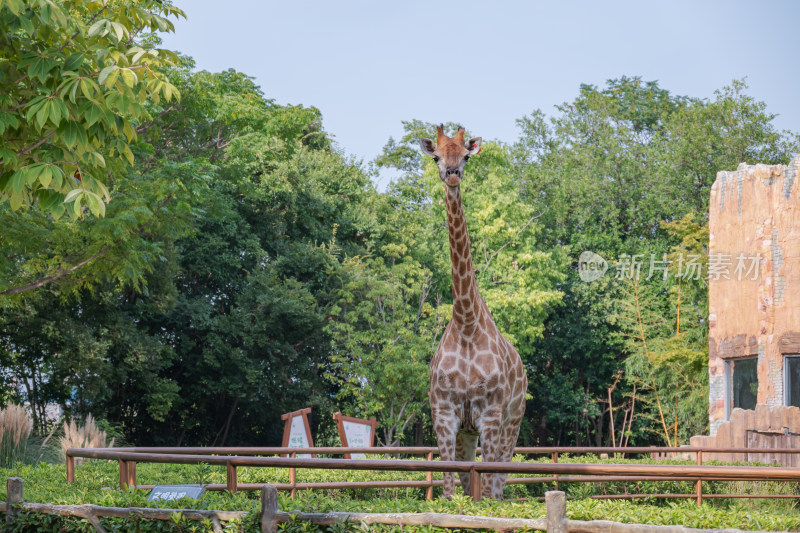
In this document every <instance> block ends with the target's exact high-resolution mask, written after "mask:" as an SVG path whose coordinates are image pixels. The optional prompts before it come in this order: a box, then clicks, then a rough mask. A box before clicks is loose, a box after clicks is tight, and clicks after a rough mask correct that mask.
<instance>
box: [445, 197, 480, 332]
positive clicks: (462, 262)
mask: <svg viewBox="0 0 800 533" xmlns="http://www.w3.org/2000/svg"><path fill="white" fill-rule="evenodd" d="M445 189H446V192H445V201H446V203H447V228H448V231H449V234H450V263H451V265H452V268H453V321H454V322H456V323H457V324H461V325H464V326H469V325H471V324H474V323H475V322H476V321H477V320H478V318H479V315H478V313H479V312H480V310H481V306H480V295H479V294H478V284H477V282H476V281H475V270H474V268H473V267H472V253H471V251H470V242H469V233H468V232H467V223H466V220H465V218H464V207H463V205H462V204H461V188H460V187H445Z"/></svg>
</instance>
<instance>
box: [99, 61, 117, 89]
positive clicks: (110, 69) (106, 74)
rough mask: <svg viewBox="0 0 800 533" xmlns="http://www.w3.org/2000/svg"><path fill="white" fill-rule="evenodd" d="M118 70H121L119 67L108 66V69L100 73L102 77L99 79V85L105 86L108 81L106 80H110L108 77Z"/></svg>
mask: <svg viewBox="0 0 800 533" xmlns="http://www.w3.org/2000/svg"><path fill="white" fill-rule="evenodd" d="M118 68H119V67H118V66H117V65H109V66H107V67H106V68H104V69H103V70H101V71H100V75H99V76H98V77H97V83H99V84H100V85H103V84H105V81H106V79H107V78H108V76H109V75H110V74H111V73H112V72H114V71H115V70H117V69H118Z"/></svg>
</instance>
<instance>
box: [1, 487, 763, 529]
mask: <svg viewBox="0 0 800 533" xmlns="http://www.w3.org/2000/svg"><path fill="white" fill-rule="evenodd" d="M7 493H8V501H7V502H0V512H4V513H6V524H7V525H9V526H10V525H13V523H14V521H15V520H16V519H17V515H18V514H19V512H20V511H24V512H26V513H43V514H56V515H60V516H66V517H75V518H83V519H85V520H87V521H88V522H89V523H90V524H91V525H92V527H93V528H94V530H95V532H96V533H107V531H106V529H105V528H104V527H103V525H102V524H101V523H100V518H123V519H131V518H137V519H148V520H173V517H174V516H175V515H176V514H180V515H181V516H182V517H183V518H186V519H188V520H195V521H205V520H208V521H210V522H211V524H212V528H213V530H214V532H215V533H222V531H223V528H222V522H228V521H232V520H243V519H244V518H245V517H246V516H247V515H248V514H249V513H248V512H246V511H214V510H203V509H164V508H152V507H103V506H99V505H89V504H86V505H52V504H46V503H30V502H25V501H24V494H23V481H22V479H20V478H8V481H7ZM545 505H546V515H547V518H545V519H527V518H497V517H491V516H470V515H454V514H446V513H350V512H330V513H304V512H298V511H292V512H283V511H280V510H279V509H278V492H277V488H276V487H275V486H274V485H265V486H264V487H262V489H261V510H260V517H259V526H260V529H261V532H262V533H276V532H277V531H278V524H281V523H285V522H289V521H298V520H299V521H307V522H310V523H312V524H315V525H320V526H325V525H333V524H336V523H341V522H353V523H356V524H360V525H367V526H369V525H372V524H385V525H399V526H435V527H441V528H448V529H455V528H458V529H463V528H469V529H491V530H495V531H512V530H518V529H525V528H527V529H528V530H533V531H547V532H548V533H612V532H613V533H640V532H645V531H650V532H654V533H712V532H716V533H745V532H744V531H742V530H738V529H714V530H704V529H693V528H687V527H684V526H657V525H649V524H648V525H640V524H624V523H621V522H612V521H608V520H592V521H583V520H569V519H567V514H566V508H567V505H566V497H565V494H564V493H563V492H561V491H550V492H547V493H546V494H545ZM749 533H753V532H749ZM756 533H757V532H756Z"/></svg>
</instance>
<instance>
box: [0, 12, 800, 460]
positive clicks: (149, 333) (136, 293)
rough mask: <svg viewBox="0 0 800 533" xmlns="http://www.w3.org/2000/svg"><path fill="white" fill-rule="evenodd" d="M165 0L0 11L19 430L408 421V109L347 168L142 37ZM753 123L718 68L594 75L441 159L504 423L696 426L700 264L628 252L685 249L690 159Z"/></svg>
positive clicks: (557, 435) (412, 219) (736, 88)
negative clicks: (498, 383) (718, 81)
mask: <svg viewBox="0 0 800 533" xmlns="http://www.w3.org/2000/svg"><path fill="white" fill-rule="evenodd" d="M181 14H182V12H180V10H178V9H177V8H175V7H173V6H171V5H170V4H169V3H164V2H159V1H156V0H138V1H136V2H126V3H115V2H109V3H99V2H93V1H88V0H74V1H67V0H64V1H62V2H58V3H52V2H48V1H43V0H36V1H34V0H30V1H26V0H4V1H3V2H2V3H0V26H1V27H2V30H3V33H2V35H0V53H2V59H3V60H2V61H0V85H1V86H2V88H3V91H2V93H0V94H2V96H0V128H2V130H0V134H2V138H3V145H2V152H0V157H2V164H1V165H0V170H1V171H2V174H1V175H0V197H1V199H2V202H0V222H2V224H3V228H4V231H3V233H2V234H0V248H1V249H2V252H3V257H4V258H6V259H5V260H4V261H3V262H2V263H0V274H2V275H0V332H2V335H0V364H2V368H3V372H2V374H0V385H1V386H0V390H2V392H3V395H4V396H5V397H7V398H17V399H21V400H24V401H27V402H29V403H30V405H31V408H32V410H33V412H34V414H35V422H36V426H37V428H38V430H39V431H41V432H45V431H47V428H48V425H50V424H52V423H53V421H52V420H48V418H47V406H48V405H52V404H57V405H60V406H62V407H63V408H64V410H65V412H66V413H67V414H74V415H85V414H89V413H91V414H93V415H95V416H96V417H99V418H101V419H104V420H107V421H108V423H109V424H111V425H112V426H114V427H116V428H117V429H118V430H119V431H120V432H121V433H123V434H124V435H125V438H126V439H127V440H128V441H129V442H131V443H136V444H140V445H147V444H159V445H191V444H198V445H213V444H218V445H222V444H227V445H234V444H241V445H245V444H261V445H264V444H279V442H280V436H281V432H282V427H281V424H280V418H279V416H280V414H282V413H284V412H288V411H293V410H296V409H299V408H302V407H306V406H311V407H313V408H314V411H313V416H312V422H313V425H314V430H315V433H316V437H315V441H316V442H317V443H319V444H334V443H336V442H337V436H336V433H335V429H334V426H333V422H332V420H331V419H330V414H332V413H333V412H334V411H342V412H344V413H346V414H348V415H352V416H359V417H365V418H368V417H371V416H375V417H376V418H377V419H378V422H379V429H378V436H379V440H380V442H382V443H385V444H412V443H413V444H424V443H432V442H433V437H432V432H431V428H430V409H429V406H428V404H427V401H428V400H427V389H428V365H429V362H430V357H431V356H432V354H433V352H434V350H435V348H436V345H437V343H438V340H439V338H440V336H441V334H442V331H443V328H444V326H445V325H446V323H447V321H448V320H449V317H450V313H451V304H452V294H451V290H450V283H451V279H450V264H449V255H448V253H447V246H448V240H447V228H446V215H445V207H444V202H443V194H444V191H443V185H442V184H441V182H440V180H439V178H438V176H437V173H436V171H435V168H434V166H433V164H432V163H431V162H430V161H426V160H425V159H423V158H422V157H421V154H420V153H419V151H418V148H417V140H418V138H419V137H422V136H425V137H431V136H432V135H433V131H434V126H433V125H432V124H427V123H424V122H421V121H418V120H409V121H407V122H404V130H405V132H404V135H403V137H402V138H401V139H399V140H395V139H391V138H390V139H388V140H387V142H386V144H385V147H384V150H383V153H382V154H381V156H380V157H378V158H377V159H376V160H375V161H374V164H375V165H374V166H371V165H365V164H363V163H361V162H359V161H356V160H354V159H353V158H351V157H348V156H346V155H345V154H344V153H343V152H342V151H341V150H339V149H338V148H336V145H335V144H334V143H333V142H332V140H331V137H330V135H329V134H328V133H327V132H326V131H325V130H324V128H323V122H322V114H321V112H320V111H319V110H318V109H316V108H314V107H307V106H290V105H280V104H277V103H276V102H275V101H273V100H271V99H269V98H268V97H267V96H265V95H264V94H263V92H262V91H261V89H260V88H259V87H258V86H257V85H256V84H255V83H254V81H253V80H252V79H251V78H250V77H248V76H247V75H246V74H244V73H241V72H236V71H234V70H226V71H223V72H217V73H211V72H206V71H197V70H196V69H195V68H194V65H193V62H192V61H191V59H190V58H186V57H177V56H175V55H173V54H171V53H169V52H167V51H163V50H160V49H159V48H158V46H159V45H158V39H157V37H156V36H155V35H153V34H152V32H153V31H156V30H158V31H165V30H169V29H170V28H171V26H170V23H169V21H168V17H170V16H180V15H181ZM178 95H180V97H179V96H178ZM772 120H773V116H772V115H770V114H769V113H767V111H766V109H765V106H764V104H763V103H761V102H757V101H755V100H754V99H753V98H752V97H750V96H749V95H748V94H747V87H746V85H745V84H744V83H743V82H740V81H734V82H733V83H732V84H731V85H730V86H728V87H725V88H723V89H721V90H720V91H718V92H717V93H716V95H715V97H714V98H712V99H710V100H703V99H697V98H691V97H684V96H677V95H674V94H672V93H670V92H669V91H668V90H667V89H666V88H663V87H661V86H660V85H659V84H658V83H657V82H655V81H643V80H641V79H640V78H637V77H622V78H619V79H615V80H609V81H608V82H607V84H606V85H605V86H603V87H596V86H591V85H582V86H580V87H579V88H577V93H576V95H575V97H574V99H572V100H571V101H569V102H565V103H564V104H562V105H560V106H558V107H557V108H556V109H555V112H554V113H553V114H552V116H548V115H546V114H545V113H544V112H542V111H540V110H534V111H532V112H531V113H530V114H528V115H527V116H524V117H521V118H520V119H519V121H518V124H519V126H520V137H519V138H518V139H516V140H512V142H507V143H504V142H500V141H495V142H486V143H485V144H484V147H483V150H482V152H481V153H480V154H479V155H476V156H475V157H473V158H472V159H471V160H470V162H469V164H468V166H467V169H466V174H465V177H464V181H463V183H462V188H463V198H464V205H465V216H466V218H467V226H468V228H469V231H470V236H471V242H472V254H473V259H474V265H475V268H476V277H477V280H478V284H479V287H480V290H481V294H482V295H483V296H484V298H485V300H486V302H487V304H488V306H489V308H490V309H491V311H492V313H493V316H494V318H495V320H496V322H497V324H498V326H499V328H500V329H501V331H502V332H503V333H504V334H505V335H507V336H508V338H509V339H511V340H512V342H513V343H514V344H515V346H516V347H517V349H518V351H519V352H520V355H521V356H522V359H523V362H524V364H525V367H526V370H527V373H528V379H529V383H530V386H529V394H530V397H531V398H532V400H531V401H529V402H528V406H527V413H526V418H525V422H524V425H523V429H522V433H521V439H522V442H524V443H525V444H589V443H592V444H614V443H622V442H624V443H629V444H680V443H684V442H686V440H687V438H688V437H689V436H690V435H691V434H693V433H698V432H702V431H703V430H704V428H705V424H706V423H707V422H706V408H707V406H706V403H705V402H706V401H707V400H706V398H707V386H708V385H707V374H706V368H705V357H706V356H707V322H706V316H707V312H708V311H707V307H708V301H707V288H706V286H705V283H704V282H703V280H702V278H698V279H695V278H683V277H680V276H678V273H676V272H674V271H672V270H669V269H667V270H668V271H667V272H666V273H665V275H656V276H652V275H651V276H647V275H643V276H639V277H636V276H632V275H629V273H630V272H631V268H632V264H631V259H632V258H636V257H639V258H647V261H649V258H651V257H653V258H658V259H663V258H670V257H677V256H678V255H680V254H693V255H695V256H697V257H698V258H699V259H698V261H699V263H700V264H701V265H702V264H703V262H704V261H705V258H704V256H705V254H707V242H708V229H707V210H708V205H707V204H708V195H709V189H710V186H711V184H712V183H713V180H714V175H715V173H716V172H717V170H720V169H730V168H735V167H736V166H737V165H738V163H739V162H741V161H746V162H748V163H756V162H762V163H781V162H787V161H788V158H789V155H790V154H791V152H792V151H794V150H797V149H798V137H797V136H796V135H795V134H791V133H788V132H778V131H776V130H775V128H774V126H773V123H772ZM453 126H454V125H453V124H449V125H446V127H448V128H450V127H453ZM386 168H390V169H392V172H393V173H394V174H395V175H396V176H397V178H396V179H395V180H394V181H393V182H392V183H391V184H390V185H389V186H388V187H387V188H386V190H385V191H379V190H377V189H376V187H375V186H374V185H373V178H375V177H376V174H375V172H377V171H379V170H381V169H386ZM376 169H378V170H376ZM64 214H66V215H68V216H63V215H64ZM584 251H591V252H594V253H596V254H599V255H600V256H602V257H603V258H604V259H606V260H607V261H608V263H609V271H608V272H607V273H606V275H605V276H604V277H602V278H601V279H600V280H598V281H595V282H592V283H587V282H585V281H584V280H582V279H581V278H580V276H579V275H578V269H577V263H578V257H579V255H580V254H581V253H582V252H584ZM648 266H649V263H646V262H644V263H643V264H642V267H641V268H643V269H645V271H646V269H647V267H648ZM612 428H613V429H612Z"/></svg>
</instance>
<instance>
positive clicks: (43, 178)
mask: <svg viewBox="0 0 800 533" xmlns="http://www.w3.org/2000/svg"><path fill="white" fill-rule="evenodd" d="M52 180H53V174H52V172H50V165H46V166H45V167H44V168H43V169H42V171H41V172H40V173H39V183H41V184H42V187H44V188H47V186H48V185H50V182H51V181H52Z"/></svg>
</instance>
